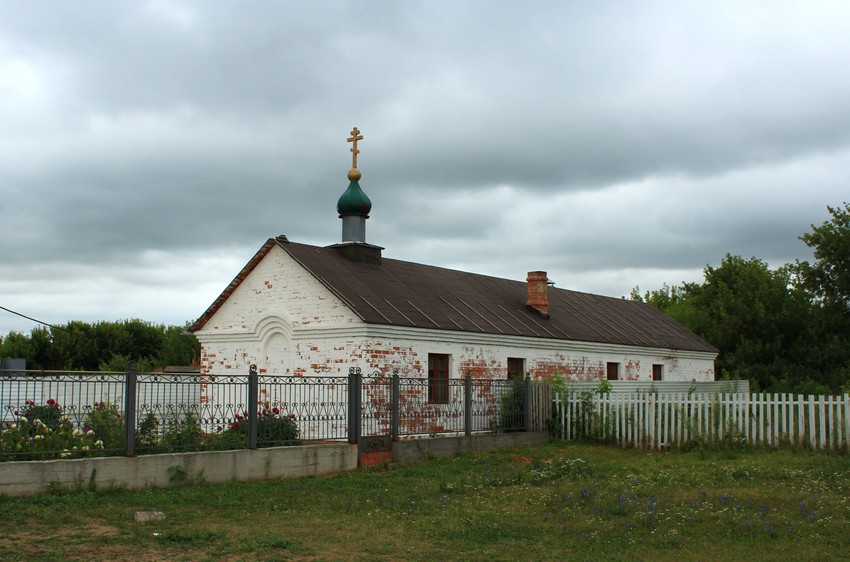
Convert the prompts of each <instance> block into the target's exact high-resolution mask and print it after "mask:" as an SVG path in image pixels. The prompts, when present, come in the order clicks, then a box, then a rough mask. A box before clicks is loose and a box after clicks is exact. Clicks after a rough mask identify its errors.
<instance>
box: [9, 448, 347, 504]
mask: <svg viewBox="0 0 850 562" xmlns="http://www.w3.org/2000/svg"><path fill="white" fill-rule="evenodd" d="M355 468H357V445H349V444H348V443H328V444H320V445H302V446H297V447H274V448H268V449H255V450H237V451H205V452H196V453H171V454H162V455H143V456H139V457H94V458H86V459H68V460H50V461H11V462H3V463H0V494H6V495H8V496H29V495H33V494H39V493H43V492H46V491H48V490H49V489H50V488H51V487H52V486H57V485H58V486H63V487H67V488H71V489H75V488H82V489H103V488H108V487H110V486H121V487H124V488H126V489H129V490H135V489H139V488H144V487H148V486H153V487H161V486H170V485H175V484H184V483H191V482H201V481H203V482H213V483H215V482H230V481H248V480H263V479H273V478H298V477H301V476H315V475H321V474H330V473H333V472H340V471H344V470H353V469H355Z"/></svg>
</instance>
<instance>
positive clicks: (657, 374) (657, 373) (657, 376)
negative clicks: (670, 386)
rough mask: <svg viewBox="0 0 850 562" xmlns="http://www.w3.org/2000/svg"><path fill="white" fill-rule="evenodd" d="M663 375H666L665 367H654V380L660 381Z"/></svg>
mask: <svg viewBox="0 0 850 562" xmlns="http://www.w3.org/2000/svg"><path fill="white" fill-rule="evenodd" d="M663 374H664V365H653V366H652V380H654V381H660V380H661V378H662V375H663Z"/></svg>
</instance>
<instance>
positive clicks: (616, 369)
mask: <svg viewBox="0 0 850 562" xmlns="http://www.w3.org/2000/svg"><path fill="white" fill-rule="evenodd" d="M608 380H609V381H616V380H620V364H619V363H608Z"/></svg>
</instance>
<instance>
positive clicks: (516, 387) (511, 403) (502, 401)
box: [499, 377, 525, 431]
mask: <svg viewBox="0 0 850 562" xmlns="http://www.w3.org/2000/svg"><path fill="white" fill-rule="evenodd" d="M510 383H511V384H510V389H509V390H508V391H507V392H506V393H505V394H502V395H501V396H500V397H499V406H500V407H499V430H500V431H523V430H524V429H525V418H524V416H523V407H522V405H523V395H524V394H525V380H523V379H522V377H517V378H515V379H512V380H511V381H510Z"/></svg>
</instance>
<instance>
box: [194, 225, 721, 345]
mask: <svg viewBox="0 0 850 562" xmlns="http://www.w3.org/2000/svg"><path fill="white" fill-rule="evenodd" d="M273 243H277V244H278V245H279V246H280V247H281V248H283V250H285V251H286V252H287V253H288V254H289V255H290V256H292V257H293V258H294V259H295V260H296V261H297V262H298V263H300V264H301V265H302V266H303V267H304V268H305V269H307V270H308V271H309V272H310V273H312V274H313V275H314V276H315V277H316V279H318V280H319V281H320V282H321V283H322V284H323V285H324V286H325V287H327V288H328V289H329V290H330V291H331V292H333V293H334V294H335V295H336V296H338V297H339V298H340V299H341V300H342V301H343V302H345V303H346V304H347V305H348V306H349V307H350V308H351V309H352V311H354V312H355V313H356V314H357V315H358V316H360V318H362V319H363V320H364V321H365V322H367V323H370V324H383V325H391V326H406V327H414V328H430V329H439V330H450V331H460V332H474V333H485V334H503V335H510V336H528V337H536V338H547V339H561V340H573V341H586V342H599V343H610V344H622V345H633V346H641V347H653V348H669V349H680V350H693V351H704V352H709V353H717V349H715V348H714V347H713V346H711V345H710V344H708V343H707V342H705V341H704V340H702V339H701V338H699V337H698V336H696V335H695V334H693V333H692V332H690V331H689V330H687V329H686V328H685V327H683V326H682V325H681V324H679V323H678V322H676V321H674V320H672V319H671V318H669V317H667V316H666V315H665V314H663V313H662V312H661V311H659V310H657V309H656V308H654V307H652V306H650V305H648V304H645V303H641V302H635V301H630V300H625V299H620V298H613V297H603V296H599V295H592V294H588V293H580V292H577V291H569V290H566V289H557V288H554V287H550V288H549V317H548V318H545V317H543V316H541V315H540V314H538V313H536V312H534V311H532V310H530V309H529V308H528V307H527V306H526V299H527V289H526V284H525V282H522V281H510V280H508V279H499V278H497V277H489V276H487V275H478V274H475V273H466V272H463V271H456V270H453V269H445V268H441V267H434V266H430V265H422V264H418V263H411V262H405V261H400V260H393V259H387V258H383V259H382V260H381V264H380V265H375V264H370V263H361V262H357V261H352V260H350V259H347V258H346V257H344V256H343V255H342V253H341V252H340V251H339V250H338V249H336V248H333V247H330V248H321V247H318V246H309V245H306V244H298V243H294V242H289V241H287V240H286V239H272V240H269V242H268V243H266V245H264V246H263V248H261V250H260V252H258V255H257V256H255V257H254V259H253V260H252V261H251V262H249V265H248V266H246V269H243V271H242V272H241V273H240V275H239V276H237V278H236V279H234V282H233V283H231V285H230V286H229V287H228V289H227V290H226V291H225V293H227V296H229V293H230V292H232V290H233V289H234V288H235V286H236V285H238V283H239V282H241V280H242V279H244V277H245V275H247V273H249V272H250V270H249V269H248V268H249V266H250V269H253V266H254V265H256V263H257V262H258V258H259V259H262V256H265V254H266V253H267V252H268V250H269V247H270V245H273ZM260 254H262V256H261V255H260ZM223 299H226V295H225V294H222V296H221V297H219V299H218V300H217V301H216V303H213V306H211V307H210V310H208V311H207V313H205V315H204V316H202V317H201V319H199V320H198V322H197V323H196V324H195V326H193V327H192V330H196V329H199V328H200V327H201V326H202V325H203V323H206V320H207V319H208V318H209V317H210V316H211V315H212V314H214V313H215V310H214V308H215V309H217V308H218V306H219V305H220V303H221V302H223Z"/></svg>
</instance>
